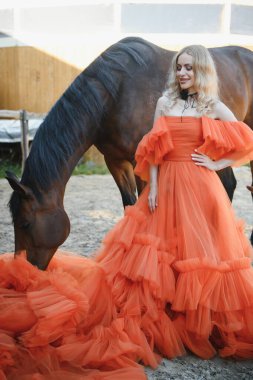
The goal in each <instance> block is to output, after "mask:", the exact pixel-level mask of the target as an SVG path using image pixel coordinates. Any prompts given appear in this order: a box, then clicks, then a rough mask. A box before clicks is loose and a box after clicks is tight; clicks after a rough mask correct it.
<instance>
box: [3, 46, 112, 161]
mask: <svg viewBox="0 0 253 380" xmlns="http://www.w3.org/2000/svg"><path fill="white" fill-rule="evenodd" d="M0 68H1V69H0V109H5V110H7V109H9V110H19V109H25V110H27V111H30V112H39V113H44V112H46V113H47V112H48V111H49V110H50V108H51V107H52V106H53V104H54V103H55V102H56V100H57V99H58V98H59V97H60V96H61V95H62V93H63V92H64V90H65V89H66V88H67V87H68V86H69V85H70V83H71V82H72V81H73V80H74V79H75V77H76V76H77V75H78V74H79V73H80V72H81V70H80V69H78V68H76V67H74V66H72V65H70V64H68V63H66V62H63V61H61V60H59V59H57V58H55V57H52V56H50V55H48V54H46V53H44V52H43V51H40V50H38V49H35V48H33V47H29V46H20V47H7V48H0ZM85 159H86V160H91V161H94V162H95V163H96V164H98V165H101V164H103V163H104V159H103V156H102V154H101V153H99V152H98V150H97V149H96V148H95V147H91V148H90V149H89V151H88V152H87V153H86V154H85Z"/></svg>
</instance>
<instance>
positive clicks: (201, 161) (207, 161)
mask: <svg viewBox="0 0 253 380" xmlns="http://www.w3.org/2000/svg"><path fill="white" fill-rule="evenodd" d="M191 156H192V160H193V161H194V163H195V164H196V165H198V166H204V167H205V168H207V169H209V170H218V168H217V165H216V162H215V161H213V160H211V158H209V157H208V156H206V155H205V154H203V153H192V155H191Z"/></svg>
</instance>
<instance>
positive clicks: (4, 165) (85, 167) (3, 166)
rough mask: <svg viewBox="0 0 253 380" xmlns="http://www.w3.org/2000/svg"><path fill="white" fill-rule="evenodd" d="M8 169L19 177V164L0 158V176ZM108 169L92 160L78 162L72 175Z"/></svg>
mask: <svg viewBox="0 0 253 380" xmlns="http://www.w3.org/2000/svg"><path fill="white" fill-rule="evenodd" d="M6 170H9V171H11V172H13V173H14V174H16V176H18V177H21V166H20V165H19V164H14V163H12V162H8V161H1V160H0V178H5V175H6V174H5V172H6ZM108 173H109V170H108V169H107V166H106V165H96V164H95V163H93V162H92V161H87V162H86V163H82V164H79V165H77V166H76V167H75V169H74V171H73V173H72V175H78V174H87V175H91V174H108Z"/></svg>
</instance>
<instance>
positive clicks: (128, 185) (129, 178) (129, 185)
mask: <svg viewBox="0 0 253 380" xmlns="http://www.w3.org/2000/svg"><path fill="white" fill-rule="evenodd" d="M105 162H106V165H107V167H108V169H109V170H110V172H111V174H112V176H113V178H114V180H115V182H116V184H117V186H118V188H119V191H120V193H121V197H122V202H123V205H124V207H126V206H128V205H133V204H135V202H136V182H135V176H134V172H133V166H132V164H131V163H130V162H129V161H127V160H123V159H122V160H118V159H112V158H110V157H106V156H105Z"/></svg>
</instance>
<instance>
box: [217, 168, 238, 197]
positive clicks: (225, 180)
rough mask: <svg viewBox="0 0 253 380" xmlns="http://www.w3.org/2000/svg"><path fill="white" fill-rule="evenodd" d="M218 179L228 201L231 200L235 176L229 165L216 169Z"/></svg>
mask: <svg viewBox="0 0 253 380" xmlns="http://www.w3.org/2000/svg"><path fill="white" fill-rule="evenodd" d="M217 174H218V176H219V177H220V180H221V182H222V184H223V186H224V187H225V190H226V192H227V194H228V196H229V199H230V201H231V202H232V200H233V196H234V192H235V188H236V184H237V181H236V178H235V175H234V172H233V170H232V168H231V167H228V168H225V169H222V170H219V171H217Z"/></svg>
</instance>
